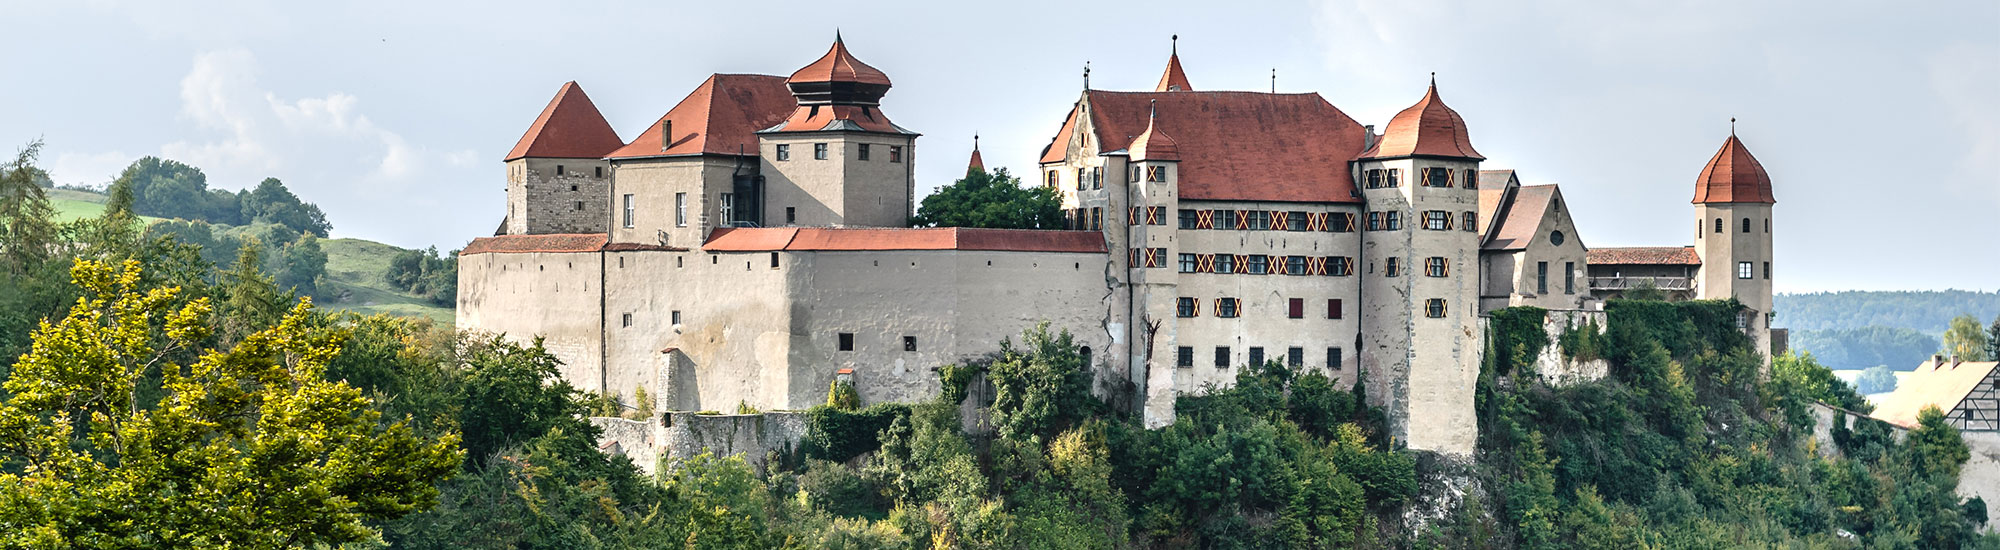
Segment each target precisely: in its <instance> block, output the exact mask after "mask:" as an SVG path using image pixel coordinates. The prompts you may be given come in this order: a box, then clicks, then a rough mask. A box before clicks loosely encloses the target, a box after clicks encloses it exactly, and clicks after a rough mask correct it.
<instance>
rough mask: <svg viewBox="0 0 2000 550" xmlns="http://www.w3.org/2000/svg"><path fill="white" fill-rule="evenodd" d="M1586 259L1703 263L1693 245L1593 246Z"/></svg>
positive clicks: (1608, 262)
mask: <svg viewBox="0 0 2000 550" xmlns="http://www.w3.org/2000/svg"><path fill="white" fill-rule="evenodd" d="M1584 261H1585V262H1589V263H1590V264H1591V265H1701V256H1698V255H1696V254H1695V253H1694V247H1692V246H1682V247H1672V246H1634V247H1624V248H1592V249H1590V250H1589V251H1588V252H1587V253H1586V254H1585V256H1584Z"/></svg>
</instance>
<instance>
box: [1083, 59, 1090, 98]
mask: <svg viewBox="0 0 2000 550" xmlns="http://www.w3.org/2000/svg"><path fill="white" fill-rule="evenodd" d="M1083 89H1085V90H1088V89H1090V60H1088V59H1086V60H1084V61H1083Z"/></svg>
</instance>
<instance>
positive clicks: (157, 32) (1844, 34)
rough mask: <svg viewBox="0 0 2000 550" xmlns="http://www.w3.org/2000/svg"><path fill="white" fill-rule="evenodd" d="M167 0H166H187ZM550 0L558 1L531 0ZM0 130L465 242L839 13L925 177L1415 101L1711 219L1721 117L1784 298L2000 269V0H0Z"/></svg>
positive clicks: (1383, 109)
mask: <svg viewBox="0 0 2000 550" xmlns="http://www.w3.org/2000/svg"><path fill="white" fill-rule="evenodd" d="M169 4H171V5H169ZM544 4H549V5H544ZM0 14H4V15H5V16H6V18H7V19H8V20H10V21H13V22H16V24H13V25H8V31H7V32H6V33H0V67H5V70H7V71H8V72H10V73H11V74H10V77H9V78H6V79H4V83H0V149H13V148H16V147H19V146H20V145H24V144H26V143H28V142H29V141H31V140H34V139H42V140H44V142H45V149H44V151H43V157H42V165H43V166H44V167H45V168H48V169H49V170H50V172H52V176H53V177H54V178H55V179H56V181H57V182H59V183H65V184H89V185H101V184H104V183H106V182H109V181H110V180H111V179H112V178H114V177H116V175H117V173H118V172H119V171H120V170H122V169H123V168H124V167H125V166H126V165H127V164H130V163H131V162H132V161H133V160H136V159H137V158H139V157H142V156H146V155H156V156H162V157H166V158H171V159H174V160H179V161H182V162H186V163H189V164H192V165H194V166H197V167H200V168H201V169H202V170H203V171H204V172H205V173H207V175H208V181H209V184H210V186H211V187H216V188H223V189H241V188H245V187H249V186H253V185H255V184H256V183H257V182H258V181H261V180H262V179H263V178H265V177H276V178H279V179H281V180H283V181H284V182H285V183H286V184H287V185H288V186H290V187H291V188H292V189H293V190H294V191H295V192H297V193H298V194H299V195H300V196H302V197H303V198H305V199H306V200H308V201H312V202H315V203H318V204H319V205H321V206H322V207H323V208H324V209H325V210H326V212H327V216H328V218H329V219H330V220H331V221H332V223H333V225H334V236H336V237H359V238H366V239H371V240H377V241H382V242H387V243H390V244H395V245H399V246H406V247H421V246H431V245H435V246H438V247H439V248H440V249H447V250H448V249H453V248H458V247H461V246H463V245H464V243H466V242H468V241H470V240H471V239H472V238H474V237H478V236H482V235H488V234H491V233H492V232H493V229H494V228H495V227H496V226H497V225H498V224H499V223H500V219H501V217H502V216H503V214H504V211H505V206H504V205H505V179H504V178H505V174H504V171H503V170H504V168H503V164H502V160H501V157H503V156H504V155H505V154H506V153H507V151H508V150H509V149H510V148H511V147H512V146H513V145H514V143H515V142H516V141H518V140H519V139H520V138H521V134H522V133H523V132H525V131H526V129H527V127H528V125H529V124H530V123H532V122H533V121H534V118H535V116H536V114H537V113H539V111H540V110H541V108H542V107H543V106H544V105H546V104H547V102H548V100H549V98H550V97H552V96H553V95H554V94H555V92H556V90H557V89H558V88H559V87H560V86H561V85H562V83H564V82H566V81H570V80H575V81H577V82H578V83H579V84H581V85H582V86H583V87H584V89H585V90H586V91H587V92H588V93H589V94H590V97H591V98H592V99H593V100H594V101H595V102H596V104H597V105H598V107H599V109H600V110H602V111H603V113H604V115H605V117H606V118H607V119H608V120H609V121H610V122H611V124H612V126H613V127H614V128H616V129H617V130H618V132H619V134H620V135H621V136H623V137H624V138H625V139H627V140H630V139H631V138H632V137H633V136H634V135H635V134H637V133H638V132H640V131H641V130H643V129H644V128H645V127H646V126H647V125H648V124H650V123H651V122H652V121H654V120H656V119H657V118H658V117H659V116H660V115H661V114H662V113H664V112H666V111H667V110H668V109H670V108H672V107H673V105H674V104H675V103H677V102H678V101H680V100H681V98H683V97H685V96H686V95H687V94H688V92H690V91H692V90H693V89H694V87H695V86H696V85H698V84H700V83H701V81H702V80H703V79H704V78H706V77H707V76H708V75H709V74H712V73H717V72H730V73H762V74H775V75H788V74H791V72H792V71H794V70H797V69H798V68H799V67H802V66H804V65H806V64H807V63H810V62H812V61H813V60H815V59H817V58H818V57H819V56H820V55H821V54H823V53H825V51H826V48H827V46H828V45H829V43H830V42H831V41H832V38H833V35H834V33H835V31H836V30H839V31H840V32H841V33H842V34H843V35H844V37H845V39H846V42H847V44H848V47H849V48H850V50H851V51H852V52H853V53H854V54H855V55H856V56H858V57H859V58H861V59H862V60H864V61H866V62H868V63H869V64H871V65H873V66H875V67H877V68H879V69H881V70H883V71H884V72H886V73H888V75H889V76H890V78H891V79H893V80H894V82H895V88H894V89H892V90H891V91H890V92H889V95H888V96H887V97H886V98H885V99H884V102H883V109H884V111H885V112H886V113H888V114H889V115H890V116H891V117H893V118H894V119H895V120H896V122H897V123H898V124H899V125H901V126H903V127H906V128H910V129H912V130H915V131H917V132H921V133H922V134H924V137H923V138H922V139H920V140H919V141H918V146H917V150H916V154H915V155H914V157H915V158H914V160H916V161H917V176H918V182H917V187H918V189H919V191H920V192H928V191H929V190H930V189H932V188H935V187H937V186H941V185H946V184H949V183H950V182H951V180H952V179H954V178H955V177H957V176H959V175H961V174H963V170H964V166H965V164H964V163H965V161H966V156H967V154H968V153H969V150H970V147H971V142H972V136H973V135H974V134H975V133H976V134H978V135H979V136H980V138H981V139H980V143H981V149H982V151H983V155H984V157H985V159H986V162H987V165H988V166H989V167H995V166H1005V167H1009V168H1012V169H1013V171H1014V172H1017V173H1019V172H1023V171H1029V172H1032V169H1033V167H1034V161H1035V157H1036V156H1037V154H1038V153H1039V152H1040V150H1041V148H1042V147H1043V146H1044V145H1047V144H1048V143H1049V141H1050V139H1051V138H1052V137H1053V136H1054V134H1055V132H1056V130H1057V127H1058V126H1059V125H1060V124H1061V122H1062V119H1063V117H1064V116H1065V115H1066V114H1067V113H1068V110H1069V108H1070V107H1071V105H1072V104H1074V102H1075V101H1076V100H1077V97H1078V95H1079V93H1080V91H1081V89H1082V86H1083V79H1082V71H1083V67H1084V65H1085V63H1089V65H1090V67H1091V79H1090V84H1091V86H1092V87H1093V88H1097V89H1109V90H1150V89H1151V88H1152V86H1153V85H1154V83H1155V82H1156V81H1157V80H1158V79H1159V74H1160V71H1161V69H1162V68H1163V67H1164V64H1165V61H1166V57H1167V54H1168V49H1169V47H1170V39H1169V37H1170V36H1172V35H1179V36H1180V40H1179V51H1180V55H1181V60H1182V63H1183V65H1184V66H1185V68H1186V70H1187V73H1188V77H1189V79H1190V81H1191V83H1192V84H1193V85H1194V87H1195V88H1196V89H1198V90H1224V89H1233V90H1269V89H1271V87H1272V86H1273V82H1272V80H1271V74H1272V71H1273V70H1274V69H1275V70H1276V74H1277V79H1276V82H1275V85H1276V88H1277V90H1278V91H1281V92H1308V91H1311V92H1318V93H1319V94H1321V95H1322V96H1323V97H1325V98H1326V99H1327V100H1328V101H1329V102H1331V103H1332V104H1333V105H1334V106H1336V107H1338V108H1340V109H1341V110H1342V111H1344V112H1346V113H1347V114H1348V115H1349V116H1352V117H1354V118H1355V119H1356V120H1358V121H1360V122H1361V123H1362V124H1372V125H1375V126H1377V127H1378V128H1379V127H1381V126H1383V125H1386V124H1387V122H1388V120H1389V118H1391V117H1393V116H1394V115H1395V114H1396V113H1397V112H1398V111H1400V110H1402V109H1403V108H1405V107H1408V106H1410V105H1411V104H1413V103H1415V102H1416V101H1417V100H1418V99H1419V98H1420V97H1421V96H1422V94H1423V91H1424V86H1425V84H1426V83H1427V81H1428V79H1429V78H1430V75H1431V73H1432V72H1435V73H1436V74H1437V82H1438V89H1439V95H1440V96H1441V97H1442V98H1443V99H1444V100H1445V101H1446V102H1447V103H1448V104H1450V105H1451V106H1452V107H1453V108H1454V109H1456V110H1457V111H1458V112H1459V113H1460V114H1461V115H1462V116H1463V117H1464V118H1465V120H1466V123H1467V126H1468V127H1469V128H1470V130H1471V136H1472V140H1473V144H1474V145H1475V146H1476V147H1478V149H1479V151H1480V152H1481V153H1483V154H1484V155H1486V156H1487V157H1488V158H1487V161H1486V162H1485V163H1484V164H1483V165H1482V168H1484V169H1500V168H1511V169H1515V170H1518V171H1519V173H1520V175H1521V177H1522V179H1523V180H1524V182H1525V183H1528V184H1542V183H1560V184H1562V186H1563V194H1564V196H1565V198H1567V199H1568V200H1569V205H1570V208H1571V211H1572V214H1573V215H1574V216H1575V218H1576V221H1577V224H1578V225H1579V228H1578V229H1579V232H1580V233H1581V235H1580V237H1581V238H1582V239H1583V240H1584V242H1585V244H1586V245H1588V246H1599V247H1604V246H1642V245H1684V244H1690V243H1692V241H1693V239H1694V235H1693V224H1692V223H1690V220H1691V219H1692V218H1693V207H1692V206H1691V205H1690V204H1689V199H1690V198H1691V197H1692V193H1693V186H1694V179H1695V177H1696V175H1698V174H1699V173H1700V171H1701V168H1702V166H1703V165H1704V164H1705V163H1707V161H1708V159H1709V158H1710V157H1711V156H1713V155H1714V154H1715V152H1716V149H1717V148H1719V147H1720V146H1721V144H1722V142H1723V140H1724V138H1726V137H1727V136H1728V135H1729V132H1730V122H1729V119H1730V118H1732V117H1734V118H1736V119H1738V121H1737V122H1736V124H1735V131H1736V133H1737V135H1738V136H1739V138H1740V139H1742V140H1743V142H1744V143H1745V144H1746V145H1747V146H1748V147H1749V148H1750V150H1751V151H1752V152H1753V153H1754V154H1755V155H1756V156H1757V158H1758V159H1759V160H1760V161H1761V162H1762V163H1763V165H1764V167H1765V168H1766V169H1767V170H1768V171H1769V172H1770V174H1771V177H1772V179H1773V181H1774V182H1775V193H1776V195H1777V199H1778V204H1777V206H1776V210H1775V213H1774V215H1773V218H1774V220H1775V222H1776V226H1775V232H1774V238H1775V240H1776V242H1775V247H1776V250H1775V253H1776V258H1775V264H1776V266H1775V267H1776V273H1777V274H1778V277H1777V278H1776V280H1775V281H1774V282H1775V284H1776V286H1777V290H1778V291H1780V292H1812V291H1831V290H1845V289H1868V290H1897V289H1942V288H1962V289H1975V290H1993V289H1996V288H2000V253H1996V250H2000V247H1996V245H1994V244H1993V243H1994V242H1995V238H1994V237H1993V236H1992V229H1991V228H1992V227H1993V220H1994V218H1995V217H1996V215H2000V3H1996V2H1992V1H1990V0H1969V1H1935V2H1906V3H1897V4H1896V5H1894V6H1893V9H1892V8H1890V7H1886V6H1885V5H1884V4H1882V3H1880V2H1859V1H1850V0H1813V1H1791V0H1777V1H1758V2H1743V1H1740V0H1731V1H1705V0H1704V1H1649V2H1605V1H1591V0H1574V1H1572V0H1526V1H1521V2H1453V1H1442V0H1386V1H1377V0H1358V1H1356V0H1336V1H1327V2H1257V1H1244V2H1224V3H1218V2H1179V1H1163V2H1146V3H1136V4H1111V3H1078V2H1042V1H1010V2H982V3H977V4H974V3H965V2H926V1H916V2H909V1H876V2H868V3H829V2H796V3H794V2H754V3H750V2H707V3H688V2H659V1H652V2H592V1H577V2H561V3H546V2H513V1H490V2H408V1H397V2H251V1H231V0H192V1H186V2H152V1H126V0H86V1H79V2H45V1H37V2H22V1H17V0H0Z"/></svg>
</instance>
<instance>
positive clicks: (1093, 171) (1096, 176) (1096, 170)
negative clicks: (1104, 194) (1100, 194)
mask: <svg viewBox="0 0 2000 550" xmlns="http://www.w3.org/2000/svg"><path fill="white" fill-rule="evenodd" d="M1090 188H1091V189H1103V188H1104V167H1102V166H1093V167H1091V168H1090Z"/></svg>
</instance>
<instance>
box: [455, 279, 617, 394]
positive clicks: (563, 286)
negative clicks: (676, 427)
mask: <svg viewBox="0 0 2000 550" xmlns="http://www.w3.org/2000/svg"><path fill="white" fill-rule="evenodd" d="M600 258H601V257H600V256H599V255H598V253H597V252H557V253H545V252H533V253H510V254H469V255H461V256H459V257H458V316H457V325H458V328H460V329H463V330H478V331H485V332H491V333H498V334H503V335H505V336H506V338H507V340H509V341H512V342H516V343H520V344H523V345H526V344H529V343H532V342H533V341H534V340H535V338H536V337H541V338H542V339H543V341H542V345H543V346H544V347H546V348H547V349H548V351H549V353H551V354H553V355H555V357H556V358H557V359H559V360H561V361H562V363H563V364H562V366H561V367H559V370H560V371H561V372H562V375H563V379H565V380H569V381H570V384H572V385H575V386H576V387H577V388H579V389H584V390H591V391H602V390H603V389H604V380H605V378H604V371H603V369H602V365H603V362H602V359H603V348H602V346H601V344H602V340H601V337H602V335H603V333H604V332H603V327H601V326H599V323H600V322H601V321H602V319H603V315H601V314H600V309H599V307H600V306H601V304H602V302H601V301H600V298H601V297H602V294H601V292H600V290H601V288H602V287H601V286H600V284H599V281H600V279H599V277H601V276H602V275H603V273H602V272H601V271H600V266H599V260H600Z"/></svg>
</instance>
